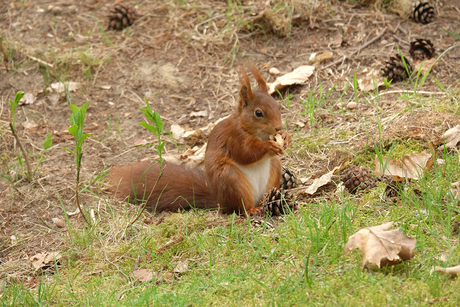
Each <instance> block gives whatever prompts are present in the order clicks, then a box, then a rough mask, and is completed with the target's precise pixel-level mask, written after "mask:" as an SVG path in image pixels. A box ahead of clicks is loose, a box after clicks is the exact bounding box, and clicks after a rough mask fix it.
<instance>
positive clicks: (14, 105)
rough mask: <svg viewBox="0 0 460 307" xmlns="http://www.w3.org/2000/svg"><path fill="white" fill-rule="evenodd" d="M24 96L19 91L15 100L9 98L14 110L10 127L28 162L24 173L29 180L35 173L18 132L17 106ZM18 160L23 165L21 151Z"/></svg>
mask: <svg viewBox="0 0 460 307" xmlns="http://www.w3.org/2000/svg"><path fill="white" fill-rule="evenodd" d="M23 96H24V92H22V91H19V92H17V93H16V96H15V97H14V102H13V101H11V99H9V101H10V105H11V110H12V112H11V117H12V121H11V123H10V129H11V133H13V136H14V138H15V139H16V142H18V145H19V148H20V149H21V152H22V155H23V156H24V161H25V162H26V167H27V172H24V173H25V175H26V177H27V179H28V180H29V181H32V180H33V173H32V171H31V168H30V163H29V155H28V154H27V153H26V151H25V149H24V146H22V143H21V140H20V139H19V136H18V135H17V133H16V108H17V106H18V105H19V101H20V100H21V98H22V97H23ZM18 161H19V164H20V165H21V167H22V165H23V161H22V158H21V154H20V153H18Z"/></svg>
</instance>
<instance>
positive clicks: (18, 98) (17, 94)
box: [14, 91, 24, 105]
mask: <svg viewBox="0 0 460 307" xmlns="http://www.w3.org/2000/svg"><path fill="white" fill-rule="evenodd" d="M23 96H24V92H23V91H19V92H17V93H16V97H14V104H15V105H18V104H19V100H21V98H22V97H23Z"/></svg>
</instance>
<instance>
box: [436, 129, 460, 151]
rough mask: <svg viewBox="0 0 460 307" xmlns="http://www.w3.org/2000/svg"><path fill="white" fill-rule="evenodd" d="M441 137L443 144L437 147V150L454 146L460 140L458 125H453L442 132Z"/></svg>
mask: <svg viewBox="0 0 460 307" xmlns="http://www.w3.org/2000/svg"><path fill="white" fill-rule="evenodd" d="M442 138H443V139H444V144H443V145H441V146H439V147H438V150H442V149H444V146H445V147H446V148H455V147H457V144H458V143H459V142H460V125H457V126H455V127H454V128H451V129H449V130H447V131H446V132H444V134H443V136H442Z"/></svg>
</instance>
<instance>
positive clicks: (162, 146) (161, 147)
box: [158, 142, 166, 152]
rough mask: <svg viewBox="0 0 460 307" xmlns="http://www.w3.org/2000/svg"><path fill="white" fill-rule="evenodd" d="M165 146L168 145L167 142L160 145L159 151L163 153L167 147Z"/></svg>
mask: <svg viewBox="0 0 460 307" xmlns="http://www.w3.org/2000/svg"><path fill="white" fill-rule="evenodd" d="M165 144H166V142H163V143H161V144H160V145H158V151H160V152H162V151H163V148H164V147H165Z"/></svg>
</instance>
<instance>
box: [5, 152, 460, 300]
mask: <svg viewBox="0 0 460 307" xmlns="http://www.w3.org/2000/svg"><path fill="white" fill-rule="evenodd" d="M443 158H444V159H445V160H446V165H445V166H443V168H439V169H437V172H435V173H434V174H432V175H428V176H426V177H425V178H424V179H422V180H421V181H420V182H419V183H418V184H416V185H414V186H415V187H416V188H417V189H419V190H420V191H421V194H420V195H418V196H417V194H415V193H412V192H411V191H412V190H411V189H412V188H411V189H409V190H408V191H403V194H402V196H401V202H400V203H399V204H394V203H393V202H391V201H383V200H381V199H380V198H377V199H376V198H375V197H374V198H369V199H367V201H363V200H365V198H361V196H352V195H348V194H347V193H345V194H344V195H342V198H341V200H331V201H326V200H323V201H320V202H318V203H307V204H302V208H301V210H300V213H298V214H290V215H287V216H285V217H284V221H281V222H280V223H279V224H277V225H276V224H275V225H276V226H275V227H274V228H272V227H271V226H270V225H268V224H262V225H261V226H260V227H254V226H252V225H250V224H248V223H247V222H243V223H235V220H237V219H238V217H235V216H216V215H215V213H213V212H208V213H205V212H203V211H196V212H185V213H179V214H172V215H170V216H169V217H167V218H166V219H165V221H164V223H162V224H160V225H158V226H152V225H151V226H148V227H145V228H143V229H139V227H137V228H128V229H127V230H126V231H124V227H126V225H127V221H129V219H130V217H126V216H124V217H119V218H114V217H103V218H104V219H106V221H105V222H102V223H101V224H100V225H99V226H98V227H96V228H95V229H94V230H93V231H92V232H86V231H83V230H75V229H74V230H73V233H72V236H73V240H72V241H71V240H67V241H66V242H67V243H66V245H65V247H64V249H63V254H64V258H63V259H62V261H61V262H62V266H61V267H60V268H58V272H57V273H56V274H54V275H44V276H39V277H38V278H39V279H40V283H39V284H38V285H37V287H35V288H34V289H29V288H27V287H26V285H25V284H21V283H19V282H15V281H14V279H10V280H9V281H7V280H4V281H3V286H2V288H3V289H2V290H3V295H2V296H1V298H0V302H1V304H2V306H11V305H16V306H19V305H27V306H42V305H54V306H65V305H69V304H71V305H80V306H102V305H106V306H149V305H159V306H166V305H167V306H189V305H193V306H206V305H211V304H217V305H219V306H239V305H242V306H253V305H263V306H266V305H273V306H274V305H277V306H286V305H289V306H291V305H307V306H389V305H394V306H403V305H410V306H429V302H430V300H432V299H435V298H437V297H438V298H441V300H443V299H444V298H446V299H447V302H443V306H458V302H459V300H460V293H459V292H458V287H459V286H460V282H459V281H458V280H457V279H451V278H449V277H448V276H444V275H439V274H438V273H431V269H432V267H433V266H434V265H439V266H453V265H457V264H458V262H459V261H460V249H458V248H456V245H457V243H456V242H457V235H455V234H453V233H452V231H451V226H452V225H451V223H452V222H451V219H452V218H453V217H455V216H456V214H457V213H458V211H459V209H458V205H457V202H456V201H453V200H452V199H451V198H450V197H448V196H446V195H447V194H446V191H447V188H448V185H450V183H451V182H454V181H456V180H459V177H460V175H459V174H460V167H459V165H458V159H459V156H458V154H455V155H452V154H447V155H444V156H443ZM216 220H217V222H218V223H217V224H215V222H216ZM388 221H396V223H395V227H396V228H399V229H401V230H402V231H403V232H404V233H406V234H407V235H408V236H410V237H413V238H416V239H417V246H416V249H415V257H414V258H413V259H412V260H411V261H408V262H405V263H402V264H400V265H397V266H394V267H390V268H383V269H381V270H373V271H371V272H367V271H364V272H363V270H362V267H361V259H362V258H361V257H362V256H361V253H360V252H359V250H355V251H354V252H352V253H351V254H349V255H345V254H344V246H345V243H346V241H347V239H348V237H349V236H350V235H352V234H353V233H355V232H356V231H357V230H359V229H361V228H363V227H368V226H374V225H379V224H381V223H383V222H388ZM213 223H214V224H213ZM270 223H273V222H270ZM210 224H213V225H214V226H215V227H209V225H210ZM173 236H183V241H182V242H180V243H178V244H176V245H173V246H172V247H171V248H169V249H166V250H165V251H164V252H163V253H161V254H159V255H157V254H156V251H157V250H158V248H159V247H160V246H162V245H163V244H164V243H165V242H167V241H168V240H170V239H171V238H172V237H173ZM445 252H447V254H448V257H447V261H446V262H445V263H444V262H442V261H441V260H439V258H438V257H439V256H440V254H442V253H445ZM105 255H107V257H108V259H109V260H110V261H111V262H113V263H115V264H116V265H117V266H118V267H119V270H120V271H123V272H124V273H125V274H126V275H129V274H130V273H131V272H132V271H133V270H134V268H135V266H136V265H137V266H138V267H139V268H141V269H151V270H152V271H153V272H154V279H153V280H152V281H150V282H147V283H144V284H141V283H138V282H134V279H133V278H131V280H132V281H133V282H132V283H128V281H127V279H126V278H125V277H124V276H123V275H122V274H121V273H120V271H119V270H117V269H116V268H115V267H114V266H113V265H112V264H110V263H109V262H108V261H106V260H105ZM179 261H187V263H188V270H187V271H186V272H185V273H183V274H175V276H174V282H173V283H170V282H168V281H165V280H164V279H162V278H161V276H163V275H164V274H165V273H167V272H171V271H172V270H173V269H174V268H175V267H176V265H177V264H178V262H179ZM95 269H102V270H103V272H102V273H101V274H95V275H91V274H89V273H90V272H92V271H93V270H95Z"/></svg>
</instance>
